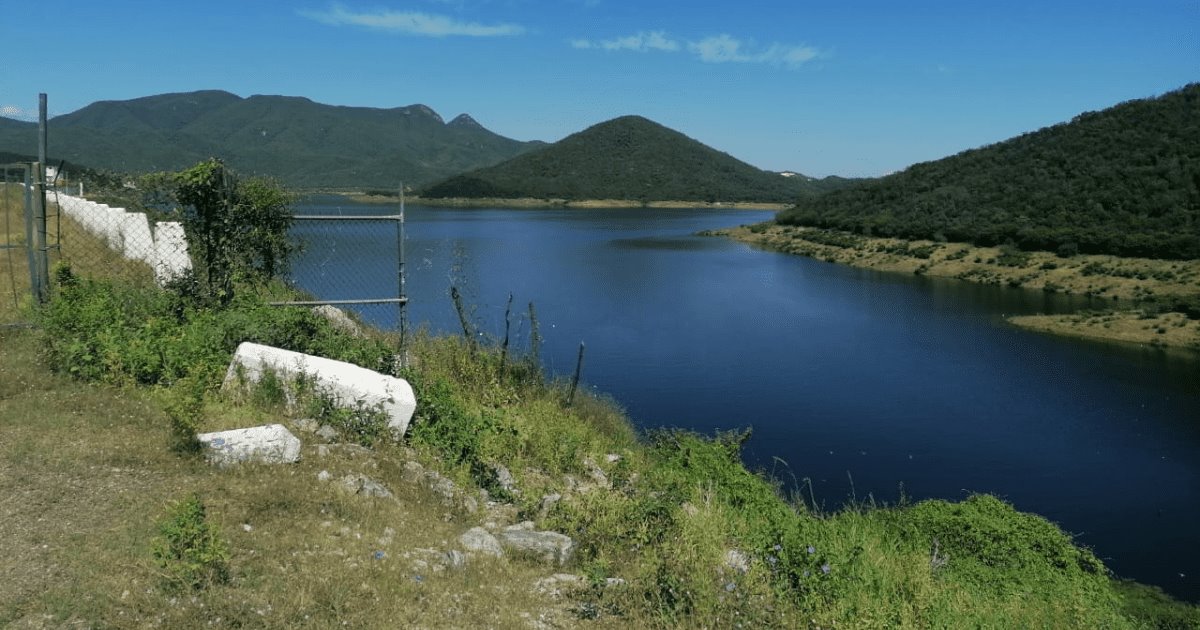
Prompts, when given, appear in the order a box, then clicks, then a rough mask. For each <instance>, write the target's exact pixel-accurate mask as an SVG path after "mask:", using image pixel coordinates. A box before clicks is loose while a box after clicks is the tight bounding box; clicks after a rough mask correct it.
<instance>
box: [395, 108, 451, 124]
mask: <svg viewBox="0 0 1200 630" xmlns="http://www.w3.org/2000/svg"><path fill="white" fill-rule="evenodd" d="M400 111H401V112H403V113H404V115H406V116H411V115H413V114H418V115H420V116H427V117H429V118H432V119H434V120H436V121H438V122H439V123H441V124H446V121H445V120H444V119H443V118H442V116H441V115H440V114H438V113H437V112H435V111H433V108H432V107H430V106H428V105H422V104H420V103H417V104H416V105H409V106H408V107H405V108H404V109H402V110H400Z"/></svg>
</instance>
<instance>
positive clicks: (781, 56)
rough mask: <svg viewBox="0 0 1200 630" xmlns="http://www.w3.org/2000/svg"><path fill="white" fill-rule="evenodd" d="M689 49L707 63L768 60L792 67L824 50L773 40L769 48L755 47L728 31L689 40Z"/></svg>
mask: <svg viewBox="0 0 1200 630" xmlns="http://www.w3.org/2000/svg"><path fill="white" fill-rule="evenodd" d="M688 51H690V52H691V53H693V54H695V55H696V56H697V57H699V59H700V61H703V62H705V63H767V64H773V65H781V66H788V67H789V68H798V67H800V66H802V65H804V64H805V63H806V62H809V61H812V60H813V59H816V58H817V57H818V56H820V54H821V53H820V51H818V50H817V49H816V48H813V47H811V46H789V45H784V44H771V45H770V46H769V47H767V48H765V49H760V50H752V49H750V48H749V47H747V46H746V45H745V44H744V43H743V42H742V41H741V40H739V39H736V38H734V37H731V36H729V35H725V34H721V35H715V36H713V37H706V38H704V39H702V40H700V41H698V42H688Z"/></svg>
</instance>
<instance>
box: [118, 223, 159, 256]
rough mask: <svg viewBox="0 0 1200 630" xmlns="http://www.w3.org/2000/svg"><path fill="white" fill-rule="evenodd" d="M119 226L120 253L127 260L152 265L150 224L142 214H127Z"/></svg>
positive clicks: (152, 252)
mask: <svg viewBox="0 0 1200 630" xmlns="http://www.w3.org/2000/svg"><path fill="white" fill-rule="evenodd" d="M123 219H124V221H123V223H122V224H121V241H122V244H123V245H124V251H123V252H122V253H123V254H124V255H125V257H126V258H128V259H129V260H140V261H142V262H145V263H147V264H151V265H153V264H154V237H153V236H152V235H151V234H150V222H149V221H148V220H146V214H145V213H143V212H127V213H125V216H124V217H123Z"/></svg>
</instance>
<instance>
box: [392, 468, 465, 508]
mask: <svg viewBox="0 0 1200 630" xmlns="http://www.w3.org/2000/svg"><path fill="white" fill-rule="evenodd" d="M401 474H402V475H403V478H404V480H405V481H407V482H409V483H415V484H419V485H421V486H422V487H424V488H425V489H427V490H429V491H430V492H432V493H433V494H435V495H437V497H438V498H439V499H440V500H441V503H442V505H445V506H447V507H459V508H462V509H463V510H466V511H467V512H468V513H470V514H474V513H475V512H476V511H478V510H479V502H478V501H477V500H475V498H474V497H472V496H470V495H468V494H467V493H465V492H463V491H462V490H461V489H460V488H459V487H458V486H457V485H456V484H455V483H454V482H453V481H451V480H450V479H447V478H446V477H443V476H441V475H439V474H438V473H437V472H436V471H432V470H425V468H424V467H422V466H421V465H420V464H418V463H417V462H414V461H407V462H404V467H403V471H402V472H401Z"/></svg>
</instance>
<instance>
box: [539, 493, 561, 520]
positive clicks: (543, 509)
mask: <svg viewBox="0 0 1200 630" xmlns="http://www.w3.org/2000/svg"><path fill="white" fill-rule="evenodd" d="M559 501H562V495H561V494H559V493H557V492H555V493H552V494H546V495H542V503H541V505H540V506H539V507H538V518H546V517H547V516H549V514H550V510H553V509H554V506H556V505H558V502H559Z"/></svg>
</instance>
